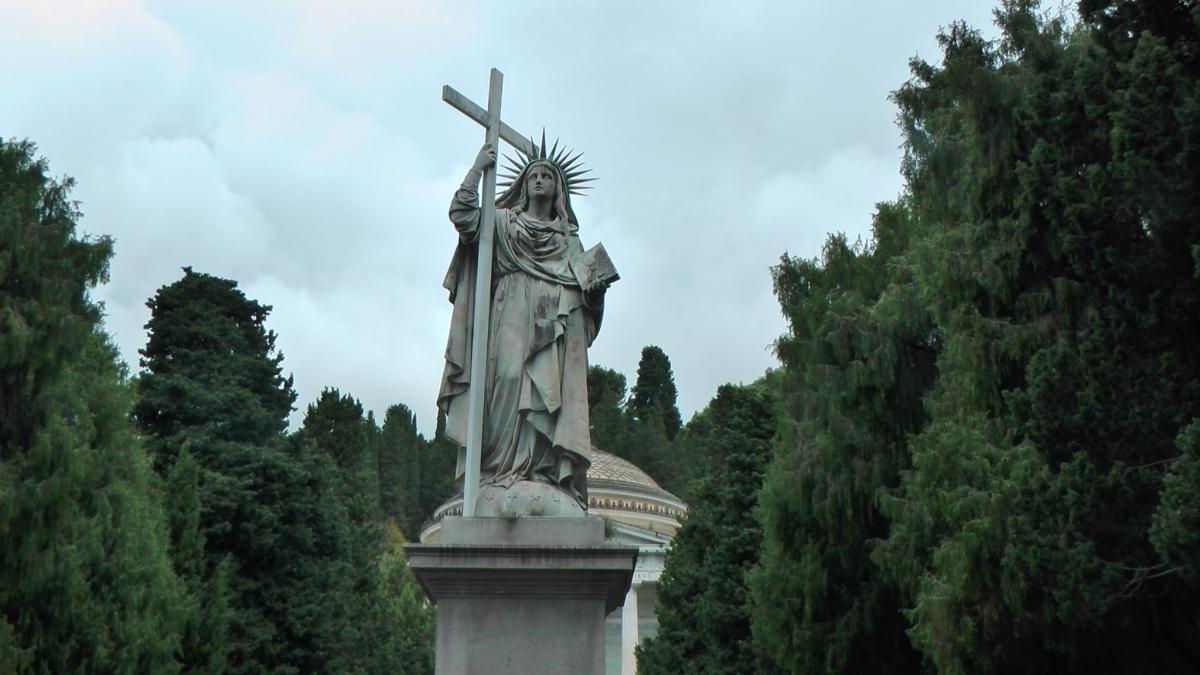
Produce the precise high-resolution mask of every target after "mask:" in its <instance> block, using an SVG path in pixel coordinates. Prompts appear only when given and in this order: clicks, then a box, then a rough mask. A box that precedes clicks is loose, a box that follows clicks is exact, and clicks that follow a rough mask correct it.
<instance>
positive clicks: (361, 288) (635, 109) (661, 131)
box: [0, 0, 995, 434]
mask: <svg viewBox="0 0 1200 675" xmlns="http://www.w3.org/2000/svg"><path fill="white" fill-rule="evenodd" d="M993 6H994V3H990V2H981V1H977V0H973V1H971V2H964V1H963V0H959V1H957V2H952V1H949V0H922V1H919V2H911V1H908V2H901V1H900V0H879V1H876V2H834V1H832V0H830V1H821V2H817V1H812V0H809V1H806V2H783V1H779V2H755V1H752V0H737V1H731V2H695V0H691V1H688V2H684V1H679V2H652V1H646V0H642V1H640V2H616V1H607V2H599V1H588V2H566V1H564V0H557V1H551V0H547V1H545V2H517V1H509V2H434V1H431V0H424V1H422V2H414V1H411V0H400V1H393V2H383V1H377V2H374V1H366V0H336V1H335V0H327V1H324V2H318V1H297V0H286V1H285V0H277V1H274V2H272V1H262V2H259V1H255V0H237V1H235V2H218V1H213V0H208V1H205V2H191V1H185V0H178V1H171V2H138V1H135V0H103V1H96V2H70V3H67V2H62V3H60V2H52V1H49V2H42V1H38V2H30V1H29V0H0V64H3V65H2V66H0V137H4V138H25V137H28V138H29V139H31V140H33V141H35V142H36V143H37V144H38V146H39V148H40V152H41V153H42V154H43V155H45V156H46V157H47V158H48V159H49V161H50V165H51V168H52V171H53V172H54V173H55V174H56V175H64V174H65V175H70V176H74V177H75V178H76V179H77V180H78V186H77V188H76V190H75V193H74V196H75V198H76V199H78V200H79V201H80V202H82V205H81V207H82V210H83V213H84V218H83V221H82V227H83V230H84V231H85V232H88V233H91V234H107V235H112V236H113V237H114V238H115V239H116V256H115V258H114V259H113V262H112V279H111V282H110V283H109V284H107V285H106V286H104V287H102V288H101V289H99V291H97V294H96V295H97V297H98V298H99V299H100V300H102V301H103V302H104V303H105V305H106V307H107V328H108V330H109V332H110V333H112V334H113V336H114V337H115V339H116V341H117V343H118V344H119V346H120V348H121V351H122V354H123V356H124V358H125V359H126V360H127V361H128V362H130V364H131V366H133V367H135V368H136V365H137V358H138V355H137V350H138V349H139V348H140V347H142V346H143V344H144V342H145V333H144V331H143V329H142V326H143V324H145V322H146V321H147V319H148V318H149V310H148V309H147V308H146V307H145V302H146V300H147V298H149V297H150V296H152V295H153V294H154V292H155V290H156V289H157V288H159V287H160V286H162V285H164V284H168V283H171V282H173V281H175V280H177V279H178V278H179V277H180V276H181V274H182V273H181V271H180V268H181V267H184V266H188V265H190V266H192V267H193V268H194V269H195V270H196V271H202V272H207V273H210V274H214V275H218V276H223V277H228V278H232V279H235V280H237V281H238V282H239V284H240V287H241V288H242V289H243V290H244V291H245V292H246V294H247V295H248V296H249V297H251V298H254V299H256V300H258V301H260V302H262V303H265V304H269V305H272V306H274V311H273V312H272V314H271V316H270V318H269V320H268V322H267V324H268V327H269V328H271V329H273V330H275V331H276V332H277V333H278V334H279V342H278V344H279V347H280V349H281V350H282V351H283V353H284V355H285V360H284V370H285V371H287V372H291V373H293V374H294V375H295V386H296V390H297V392H298V393H299V400H298V402H297V407H298V408H299V410H298V412H297V413H296V415H294V417H293V420H294V423H298V421H299V418H300V416H301V415H302V414H303V410H304V407H305V406H306V405H308V404H309V403H311V402H313V401H314V400H315V399H316V397H317V396H318V394H319V393H320V391H321V390H322V389H323V388H325V387H328V386H332V387H337V388H339V389H340V390H341V391H342V392H343V393H351V394H353V395H354V396H356V397H358V398H359V399H361V400H362V402H363V404H364V406H365V407H366V408H368V409H371V410H374V411H375V412H376V415H377V416H379V417H380V418H381V417H382V414H383V411H384V410H385V409H386V408H387V406H388V405H390V404H392V403H396V402H402V403H406V404H408V405H409V406H410V407H411V408H412V409H413V410H414V412H416V414H417V417H418V419H419V424H420V427H421V430H422V432H423V433H426V434H429V433H431V432H432V430H433V422H434V418H435V414H436V405H435V398H436V395H437V390H438V382H439V378H440V376H441V372H442V355H443V352H444V349H445V339H446V330H447V327H448V324H449V320H450V304H449V303H448V302H447V298H446V293H445V291H444V290H443V289H442V288H441V283H442V277H443V275H444V274H445V271H446V266H447V264H448V263H449V259H450V256H451V253H452V252H453V249H454V242H455V234H454V231H453V229H452V227H451V225H450V224H449V222H448V221H447V219H446V209H447V206H448V204H449V199H450V196H451V194H452V193H453V191H454V189H455V187H456V186H457V185H458V184H459V182H460V181H461V179H462V176H463V174H464V173H465V172H466V169H467V167H468V166H469V164H470V162H471V160H472V159H473V157H474V154H475V151H476V150H477V148H478V146H479V144H480V142H481V141H482V136H483V132H482V129H481V128H480V127H478V126H477V125H476V124H475V123H474V122H472V121H470V120H469V119H467V118H466V117H464V116H463V115H462V114H460V113H459V112H457V111H456V110H454V109H453V108H451V107H449V106H448V105H446V104H445V103H443V102H442V101H441V87H442V85H443V84H450V85H452V86H454V87H455V88H456V89H458V90H459V91H461V92H462V93H463V94H465V95H467V96H468V97H470V98H472V99H474V100H475V101H477V102H479V103H480V104H481V105H486V98H487V81H488V69H489V68H491V67H496V68H499V69H500V70H501V71H503V72H504V74H505V85H504V104H503V117H504V119H505V121H506V122H507V123H509V124H510V125H511V126H513V127H514V128H516V129H517V130H518V131H520V132H522V133H525V134H540V133H541V129H542V127H543V126H545V127H546V129H547V134H548V136H549V137H550V138H554V137H561V138H562V140H563V142H564V143H565V144H567V145H569V146H570V147H572V148H576V149H579V150H583V151H585V152H586V153H587V154H586V155H585V158H586V159H587V161H588V165H589V166H590V167H591V168H592V169H593V170H594V174H595V175H596V176H598V178H599V180H598V181H597V182H596V184H595V185H596V187H595V189H594V190H593V191H592V193H591V194H590V196H588V197H583V198H577V199H576V200H575V201H574V205H575V211H576V213H577V214H578V216H579V219H580V235H581V238H582V240H583V243H584V245H585V246H590V245H592V244H593V243H595V242H597V241H603V242H604V244H605V247H606V248H607V249H608V251H609V253H610V254H611V256H612V258H613V260H614V262H615V263H616V265H617V268H618V270H619V271H620V273H621V277H622V278H621V280H620V281H619V282H618V283H617V285H615V286H614V287H613V288H612V289H611V290H610V291H609V293H608V299H607V306H606V309H605V318H604V326H603V329H602V331H601V333H600V335H599V337H598V339H597V341H596V344H595V345H594V346H593V348H592V350H591V361H592V363H599V364H602V365H605V366H607V367H610V368H614V369H616V370H618V371H621V372H623V373H625V374H626V376H627V377H628V378H629V381H630V384H631V385H632V384H633V381H634V379H635V376H636V369H637V361H638V357H639V355H640V352H641V349H642V347H643V346H645V345H649V344H656V345H659V346H661V347H662V348H663V349H664V350H665V351H666V353H667V355H668V356H669V357H670V358H671V363H672V366H673V368H674V372H675V382H676V385H677V386H678V388H679V405H680V408H681V410H682V412H683V414H684V418H685V419H686V418H688V417H690V416H691V414H692V413H694V412H695V411H696V410H698V409H700V408H702V407H703V406H704V405H705V404H706V403H707V402H708V400H709V399H710V398H711V397H712V396H713V395H714V394H715V391H716V388H717V386H718V385H720V384H722V383H725V382H750V381H752V380H754V379H756V378H757V377H758V376H760V375H761V374H762V373H763V372H764V371H765V370H766V369H767V368H769V367H771V366H773V365H774V364H775V363H776V361H775V358H774V355H773V353H772V350H771V345H772V342H773V341H774V340H775V339H776V338H777V337H778V336H779V335H780V334H781V333H782V332H783V331H784V329H785V325H784V322H783V319H782V316H781V314H780V311H779V306H778V303H777V302H776V300H775V297H774V295H773V293H772V289H771V279H770V273H769V269H770V266H771V265H773V264H775V263H776V262H778V260H779V257H780V255H782V254H783V253H784V252H788V253H790V254H792V255H795V256H803V257H813V256H815V255H817V254H818V252H819V250H820V245H821V243H822V241H823V240H824V239H825V237H826V235H827V233H829V232H832V231H843V232H846V233H847V234H848V235H850V237H851V238H854V237H856V236H865V235H866V233H867V232H868V228H869V224H870V218H871V214H872V212H873V211H874V205H875V204H876V203H877V202H880V201H886V200H890V199H893V198H894V197H895V196H896V195H897V193H898V192H899V190H900V186H901V180H900V176H899V174H898V167H899V157H900V150H899V145H900V134H899V131H898V130H897V128H896V126H895V117H896V111H895V108H894V106H893V105H892V104H891V103H890V102H889V101H888V94H889V92H890V91H892V90H894V89H896V88H897V87H898V86H899V85H900V84H901V83H903V82H904V81H905V80H906V79H907V78H908V66H907V62H908V60H909V59H910V58H911V57H913V56H919V57H921V58H923V59H926V60H933V61H936V60H937V58H938V53H939V52H938V49H937V43H936V39H935V38H936V35H937V33H938V30H939V28H941V27H944V26H947V25H949V24H950V23H951V22H953V21H955V20H960V19H961V20H965V21H966V22H967V23H968V24H970V25H972V26H975V27H977V28H980V29H982V30H983V31H984V33H985V34H987V35H993V34H994V33H995V31H994V29H993V27H992V24H991V10H992V7H993ZM509 152H511V151H509Z"/></svg>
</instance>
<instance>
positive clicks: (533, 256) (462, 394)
mask: <svg viewBox="0 0 1200 675" xmlns="http://www.w3.org/2000/svg"><path fill="white" fill-rule="evenodd" d="M539 154H540V155H541V156H540V157H531V158H526V159H525V162H523V163H517V164H518V166H517V167H515V168H514V169H513V171H515V173H516V175H515V177H513V180H512V183H511V185H510V187H509V188H508V189H507V190H506V191H505V192H504V193H503V194H501V195H500V197H499V198H498V199H497V200H496V216H495V227H496V229H495V249H494V251H495V252H494V259H493V272H492V275H493V276H492V284H491V286H492V293H491V319H490V327H489V333H488V335H489V338H488V346H487V361H488V362H487V381H486V382H485V383H484V386H485V387H486V390H485V395H484V401H485V404H484V424H483V448H482V462H481V467H480V476H481V481H480V485H481V494H485V491H486V488H487V487H488V486H497V487H499V488H502V489H504V488H510V487H512V486H513V485H515V484H517V483H519V482H522V481H534V482H537V483H542V484H549V485H552V486H555V487H556V488H558V489H559V490H561V491H562V492H563V493H565V494H566V495H568V496H569V497H570V499H571V500H574V502H575V503H577V504H578V505H579V507H580V508H581V509H582V510H586V509H587V478H586V476H587V469H588V466H589V465H590V464H591V436H590V433H589V429H588V399H587V370H588V360H587V348H588V347H589V346H590V345H591V343H592V341H593V340H594V339H595V337H596V332H597V331H598V330H599V328H600V319H601V315H602V313H603V307H604V293H605V290H606V288H607V286H608V284H609V283H611V282H612V281H614V280H615V279H616V275H615V271H611V266H610V265H609V266H608V267H607V269H608V270H609V271H610V273H609V274H607V275H606V274H605V273H604V272H603V271H601V272H599V273H597V271H598V270H603V268H605V267H606V265H605V263H607V255H606V254H604V253H603V252H602V247H597V249H599V251H600V256H601V260H600V262H599V264H597V262H596V260H595V259H594V257H593V256H594V252H595V250H594V251H589V252H587V253H585V251H584V249H583V247H582V245H581V244H580V242H579V236H578V234H577V232H578V229H579V224H578V222H577V221H576V219H575V213H574V211H573V210H572V209H571V196H570V192H571V188H572V178H575V179H578V176H579V174H580V173H582V172H580V171H578V170H577V169H575V168H574V165H575V162H576V161H577V160H578V155H577V156H576V157H575V158H574V159H571V158H568V157H567V156H566V155H565V154H563V155H558V154H556V153H555V152H553V151H552V152H551V154H550V156H549V157H547V156H546V154H545V143H544V139H543V146H542V149H541V152H540V153H539ZM495 160H496V153H495V150H494V149H493V148H492V147H491V146H490V145H484V147H483V148H481V149H480V151H479V154H478V156H477V157H476V158H475V162H474V164H473V165H472V167H471V171H470V172H469V173H468V174H467V176H466V178H465V179H464V181H463V184H462V187H460V188H459V189H458V191H457V192H456V193H455V194H454V198H453V200H452V201H451V203H450V221H451V222H452V223H453V224H454V227H455V228H456V229H457V230H458V233H459V245H458V248H457V251H456V252H455V256H454V260H453V262H452V263H451V265H450V271H449V272H448V273H447V275H446V280H445V284H444V285H445V287H446V289H447V290H448V291H449V292H450V301H451V302H452V303H454V311H453V315H452V319H451V325H450V338H449V341H448V344H447V347H446V367H445V371H444V374H443V378H442V387H441V392H440V393H439V395H438V407H439V408H440V410H441V411H442V412H444V413H445V414H446V432H447V434H448V435H449V436H450V437H451V438H453V439H454V440H456V441H458V443H459V445H460V446H461V445H463V444H464V442H465V439H466V424H467V407H468V406H467V396H466V393H467V391H468V389H469V388H470V387H472V386H477V384H478V383H474V382H470V381H469V379H470V355H471V345H470V343H471V325H470V324H471V317H472V308H471V303H472V295H473V293H472V291H471V289H472V288H473V286H474V276H475V266H476V247H475V244H476V240H477V238H478V236H479V227H480V208H479V195H478V186H479V180H480V177H481V175H482V172H483V170H484V169H485V168H486V167H489V166H491V165H492V164H493V163H494V162H495ZM522 164H523V165H522ZM580 182H581V181H580ZM576 189H578V188H577V187H576ZM463 473H464V467H463V454H462V453H461V452H460V456H459V463H458V472H457V475H458V476H459V478H460V480H461V477H462V476H463Z"/></svg>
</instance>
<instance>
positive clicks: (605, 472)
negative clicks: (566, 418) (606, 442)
mask: <svg viewBox="0 0 1200 675" xmlns="http://www.w3.org/2000/svg"><path fill="white" fill-rule="evenodd" d="M587 477H588V483H589V484H592V485H595V484H596V482H597V481H613V482H617V483H632V484H634V485H640V486H642V487H646V488H651V489H653V490H658V491H660V492H666V490H663V489H662V487H660V486H659V484H658V483H657V482H655V480H654V479H653V478H651V477H650V474H648V473H646V472H645V471H642V470H641V469H639V468H638V467H637V466H636V465H635V464H634V463H633V462H630V461H629V460H627V459H622V458H620V457H617V456H616V455H614V454H612V453H609V452H605V451H603V450H601V449H600V448H597V447H596V446H594V445H593V446H592V465H591V466H590V467H588V472H587ZM668 494H670V493H668Z"/></svg>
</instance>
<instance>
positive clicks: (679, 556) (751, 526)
mask: <svg viewBox="0 0 1200 675" xmlns="http://www.w3.org/2000/svg"><path fill="white" fill-rule="evenodd" d="M774 408H775V399H774V395H773V393H772V392H771V391H769V390H768V389H767V388H766V387H763V386H749V387H737V386H733V385H724V386H722V387H721V388H720V389H718V390H717V396H716V398H714V399H713V401H712V402H711V403H710V404H709V407H708V409H707V411H706V414H707V417H708V419H709V420H710V422H711V427H710V429H711V435H710V436H709V437H708V439H707V442H708V443H709V444H710V445H711V447H712V450H711V451H710V453H711V454H713V455H714V456H715V455H718V454H719V455H720V456H721V457H723V458H724V461H723V462H722V464H721V467H720V469H719V470H718V471H714V472H712V473H710V474H708V475H706V476H704V478H703V479H702V480H701V483H700V485H699V487H698V488H697V491H696V499H695V500H694V501H693V502H692V508H691V510H690V511H689V512H688V517H687V519H686V520H685V521H684V522H683V525H682V527H681V528H680V529H679V532H678V533H676V535H675V538H674V540H673V541H672V542H671V549H670V551H669V552H668V554H667V561H666V569H665V570H664V572H663V576H662V580H661V582H660V584H659V589H658V620H659V631H658V635H657V636H656V637H654V638H651V639H648V640H646V641H644V642H643V643H642V644H641V645H640V646H639V647H638V648H637V659H638V672H641V673H646V674H647V675H654V674H656V673H697V674H701V673H703V674H716V673H728V674H729V675H735V674H736V675H744V674H746V673H755V672H773V668H771V667H770V666H769V665H768V663H767V662H766V661H765V660H764V659H763V658H762V652H761V649H760V648H759V647H758V646H757V645H756V644H755V641H754V638H753V636H752V634H751V628H750V595H749V591H748V590H747V585H746V577H747V574H748V572H749V571H750V569H751V567H752V566H753V565H754V564H755V562H756V561H757V560H758V556H759V547H760V544H761V539H762V532H761V529H760V527H759V524H758V522H757V520H756V519H755V516H754V512H755V508H756V503H757V501H758V498H757V495H758V490H759V488H760V486H761V485H762V477H763V470H764V467H765V466H766V464H767V461H768V460H769V458H770V454H771V438H772V436H773V435H774V433H775V424H776V422H775V420H776V417H775V409H774Z"/></svg>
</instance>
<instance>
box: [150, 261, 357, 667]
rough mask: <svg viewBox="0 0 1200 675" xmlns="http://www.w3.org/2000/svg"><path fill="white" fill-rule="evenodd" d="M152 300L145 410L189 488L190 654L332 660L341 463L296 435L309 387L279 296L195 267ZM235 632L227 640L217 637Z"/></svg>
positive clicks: (164, 461)
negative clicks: (290, 357) (282, 339)
mask: <svg viewBox="0 0 1200 675" xmlns="http://www.w3.org/2000/svg"><path fill="white" fill-rule="evenodd" d="M148 305H149V306H150V308H151V310H152V314H151V319H150V322H149V323H148V324H147V328H148V329H149V339H148V342H147V346H146V349H144V350H143V352H142V355H143V361H142V363H143V365H144V366H145V367H146V369H147V370H146V372H145V373H144V374H143V375H142V376H141V377H140V378H139V380H138V390H139V398H138V401H137V404H136V405H135V406H134V409H133V413H134V417H135V419H136V420H137V421H138V422H139V423H140V424H141V425H142V428H143V430H144V431H145V434H146V442H147V444H148V445H149V447H150V448H151V449H152V450H153V451H154V452H155V463H156V464H157V465H158V466H159V467H160V470H162V471H164V472H165V473H167V475H168V476H169V480H170V481H171V482H172V484H173V485H174V486H177V487H180V488H181V489H182V490H183V492H182V493H181V494H177V495H175V497H174V499H173V500H172V504H171V506H172V513H171V514H170V516H171V518H170V520H171V522H172V529H173V532H174V535H175V536H174V538H173V543H174V547H173V555H174V558H175V564H176V566H177V568H178V569H179V570H180V571H181V574H183V575H184V578H185V581H186V582H187V584H188V587H189V591H190V593H189V595H190V597H191V602H192V606H193V607H195V608H197V609H198V610H199V612H200V616H199V618H197V619H196V620H195V621H193V622H191V623H189V624H188V626H187V628H188V633H187V634H185V636H184V647H185V651H184V653H183V656H184V659H185V664H184V665H185V667H186V668H188V669H189V670H195V671H198V672H203V671H207V672H215V671H220V670H223V671H224V672H256V673H258V672H297V671H300V672H323V671H327V670H328V666H329V664H330V663H336V661H334V660H333V657H334V656H336V655H337V654H338V653H339V651H338V650H344V649H345V647H344V645H342V644H341V643H340V641H339V640H338V636H337V634H336V633H337V631H336V629H338V628H340V627H341V626H344V625H345V624H346V623H347V622H348V621H349V618H348V617H349V612H348V610H347V609H346V608H344V607H343V606H342V605H341V604H340V603H341V599H340V596H339V593H338V590H339V588H340V586H339V584H341V583H343V579H344V578H345V576H344V574H343V573H342V570H341V569H339V568H338V567H337V566H336V565H335V564H333V563H334V562H336V561H337V555H338V552H339V551H341V550H342V549H344V548H345V546H346V543H345V540H346V534H345V532H344V528H345V524H344V521H345V515H344V512H341V511H339V506H340V505H339V503H338V502H337V501H336V499H334V498H333V495H334V494H335V491H336V490H337V489H339V488H340V484H339V483H337V482H335V480H334V479H335V477H336V476H335V474H334V469H333V464H332V461H331V460H329V459H327V458H323V457H321V456H317V455H314V454H312V453H311V452H309V451H307V449H306V448H304V447H299V446H298V447H294V448H289V447H288V444H287V443H286V442H285V440H286V439H285V438H284V436H283V433H282V432H283V430H284V429H285V427H286V424H287V421H286V418H287V415H288V413H289V412H290V410H291V404H292V402H293V401H294V399H295V394H294V393H293V392H292V389H291V380H290V378H284V377H283V376H282V374H281V373H280V368H279V364H280V362H281V361H282V355H279V354H277V353H276V352H275V348H274V343H275V335H274V333H271V332H269V331H267V330H266V329H265V328H264V326H263V321H264V320H265V318H266V316H267V313H268V312H269V311H270V308H269V307H265V306H263V305H260V304H258V303H257V302H254V301H252V300H249V299H247V298H246V297H245V296H244V295H243V294H242V293H241V291H239V290H237V285H236V283H235V282H233V281H229V280H225V279H219V278H216V277H212V276H209V275H206V274H199V273H195V272H193V271H192V270H191V269H185V271H184V276H183V278H182V279H180V280H179V281H176V282H175V283H173V284H170V285H168V286H164V287H163V288H161V289H159V291H158V293H157V294H156V295H155V297H154V298H153V299H152V300H151V301H150V302H149V303H148ZM193 464H194V466H193ZM193 490H194V492H195V497H194V498H193V497H189V496H188V495H187V492H189V491H193ZM197 504H198V512H199V513H198V517H197V515H196V513H195V511H196V510H197ZM197 521H198V527H197V524H196V523H197ZM201 548H202V549H203V556H202V560H197V557H198V556H197V551H198V550H199V549H201ZM222 634H226V635H228V644H227V645H220V644H219V643H214V642H213V641H212V638H213V637H214V636H217V637H219V636H221V635H222ZM222 662H223V664H222Z"/></svg>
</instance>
